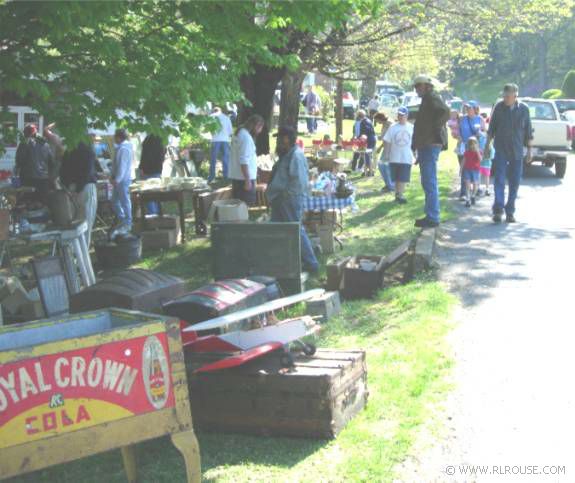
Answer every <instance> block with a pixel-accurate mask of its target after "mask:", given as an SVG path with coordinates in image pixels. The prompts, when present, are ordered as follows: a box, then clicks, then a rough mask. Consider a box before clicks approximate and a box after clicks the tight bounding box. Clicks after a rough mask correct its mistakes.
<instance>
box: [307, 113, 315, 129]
mask: <svg viewBox="0 0 575 483" xmlns="http://www.w3.org/2000/svg"><path fill="white" fill-rule="evenodd" d="M308 115H310V114H308ZM306 123H307V131H308V132H309V133H310V134H313V133H314V132H316V131H317V119H315V118H311V117H308V118H306Z"/></svg>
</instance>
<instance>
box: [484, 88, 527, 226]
mask: <svg viewBox="0 0 575 483" xmlns="http://www.w3.org/2000/svg"><path fill="white" fill-rule="evenodd" d="M518 94H519V88H518V87H517V85H516V84H506V85H505V86H504V87H503V100H502V101H499V102H498V103H497V104H495V107H494V108H493V112H492V113H491V121H490V123H489V130H488V131H487V144H486V146H485V154H486V155H487V156H488V155H489V153H490V148H491V141H493V143H494V147H495V157H494V158H493V171H494V174H493V176H494V178H495V182H494V183H495V202H494V203H493V221H494V222H495V223H501V221H502V217H503V211H505V215H506V217H505V221H506V222H507V223H514V222H515V200H516V199H517V191H518V190H519V183H520V182H521V175H522V173H523V150H524V148H527V163H528V164H529V163H530V162H531V156H532V154H531V143H532V141H533V128H532V127H531V116H530V115H529V108H528V107H527V105H526V104H523V103H522V102H519V101H518V100H517V96H518ZM506 182H507V183H509V195H508V197H507V203H506V202H505V183H506Z"/></svg>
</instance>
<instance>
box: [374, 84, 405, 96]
mask: <svg viewBox="0 0 575 483" xmlns="http://www.w3.org/2000/svg"><path fill="white" fill-rule="evenodd" d="M375 90H376V92H377V93H378V94H379V95H380V96H384V95H386V94H391V95H392V96H395V97H397V98H400V97H402V96H403V95H404V94H405V92H404V90H403V89H402V88H401V86H400V85H399V84H396V83H395V82H389V81H377V82H376V83H375Z"/></svg>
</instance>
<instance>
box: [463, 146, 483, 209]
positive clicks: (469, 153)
mask: <svg viewBox="0 0 575 483" xmlns="http://www.w3.org/2000/svg"><path fill="white" fill-rule="evenodd" d="M481 158H482V155H481V151H480V150H479V142H478V141H477V138H476V137H474V136H471V137H470V138H469V140H468V141H467V146H466V149H465V153H463V180H464V182H465V206H466V207H467V208H469V207H470V206H471V205H474V204H475V197H476V196H477V189H478V188H479V170H480V168H481Z"/></svg>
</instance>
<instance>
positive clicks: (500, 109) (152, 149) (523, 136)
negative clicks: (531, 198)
mask: <svg viewBox="0 0 575 483" xmlns="http://www.w3.org/2000/svg"><path fill="white" fill-rule="evenodd" d="M413 85H414V89H415V91H416V92H417V94H418V95H419V96H420V97H421V105H420V107H419V111H418V113H417V117H416V119H415V122H414V123H413V124H412V123H410V122H408V115H409V112H408V110H407V109H406V108H404V107H400V108H399V109H398V110H397V118H396V120H395V122H390V120H389V119H388V118H387V116H386V115H385V114H383V113H381V112H375V113H372V116H373V122H372V120H371V119H370V117H369V116H368V115H367V114H366V112H365V111H363V110H359V111H358V112H357V116H356V121H355V124H354V128H353V129H354V134H353V135H354V138H356V139H360V140H362V141H364V143H365V149H362V150H361V151H358V152H357V153H356V154H355V155H354V157H353V160H352V169H353V170H357V169H359V170H362V172H363V174H364V175H366V176H372V175H373V169H372V164H373V163H372V161H373V159H372V157H373V156H374V155H379V156H380V157H379V162H378V168H379V172H380V174H381V176H382V179H383V182H384V187H383V191H384V192H393V193H394V194H395V200H396V202H397V203H399V204H405V203H407V199H406V197H405V188H406V185H407V183H409V182H410V178H411V169H412V166H413V165H414V164H417V165H419V170H420V181H421V186H422V188H423V191H424V193H425V205H424V210H423V211H424V216H423V217H422V218H420V219H418V220H416V222H415V225H416V226H417V227H421V228H428V227H435V226H438V224H439V223H440V203H439V188H438V180H437V164H438V159H439V154H440V152H441V151H444V150H447V149H448V129H449V132H450V133H451V136H452V137H453V138H454V139H455V140H456V148H455V149H456V153H457V156H458V158H459V163H460V172H461V186H460V196H461V199H462V200H464V201H465V204H466V206H468V207H471V206H473V205H474V204H475V203H476V201H477V198H478V196H480V195H485V196H490V185H491V180H493V183H494V185H495V189H494V193H495V200H494V203H493V220H494V221H495V222H501V221H502V215H503V213H505V215H506V221H507V222H514V221H515V217H514V213H515V200H516V198H517V191H518V187H519V183H520V179H521V174H522V168H523V158H524V149H527V157H528V158H529V157H530V156H531V140H532V138H533V136H532V129H531V121H530V118H529V110H528V109H527V107H526V106H525V105H524V104H522V103H520V102H518V100H517V96H518V88H517V86H516V85H514V84H509V85H506V86H505V87H504V91H503V100H502V101H500V102H499V103H497V104H496V105H495V107H494V109H493V112H492V113H491V118H490V122H489V124H487V122H486V119H485V118H484V117H483V116H482V115H481V114H480V111H479V106H478V104H477V103H476V102H474V101H470V102H468V103H466V104H465V114H464V115H460V114H459V112H457V111H450V109H449V107H448V106H447V105H446V104H445V102H444V101H443V100H442V98H441V97H440V96H439V95H438V94H437V93H436V92H435V90H434V87H433V81H432V79H431V78H430V77H428V76H418V77H417V78H416V79H415V80H414V83H413ZM303 102H304V104H305V106H306V112H308V113H316V112H317V109H318V106H319V105H320V104H319V102H320V101H319V97H318V96H317V94H315V93H314V92H313V88H310V89H309V91H308V93H307V95H306V97H305V98H304V100H303ZM212 116H213V118H214V121H215V122H216V123H217V125H216V129H215V132H214V134H213V136H212V149H211V157H210V169H209V175H208V181H210V182H211V181H213V180H214V179H215V175H216V164H217V161H218V158H219V159H221V160H222V164H223V176H224V178H227V179H229V180H230V181H231V185H232V191H233V197H234V198H236V199H239V200H242V201H244V202H245V203H246V204H247V205H248V206H252V205H254V204H255V202H256V179H257V170H258V166H257V152H256V139H257V137H258V135H259V134H260V133H261V132H262V130H263V128H264V126H265V121H264V119H263V118H262V117H261V116H259V115H257V114H254V115H252V116H250V117H249V118H247V119H246V121H245V122H244V123H243V124H241V125H240V126H238V127H237V128H236V129H235V131H233V128H232V123H231V121H230V119H229V117H228V116H227V115H226V114H224V113H223V112H222V111H221V109H219V108H217V107H216V108H214V110H213V113H212ZM310 119H311V121H310ZM313 121H314V118H313V117H310V118H308V129H309V132H311V133H313V132H315V129H317V126H316V125H315V124H314V122H313ZM378 124H380V125H381V131H380V135H379V138H380V140H381V141H382V143H381V146H380V148H379V149H376V144H377V137H378V136H377V135H376V131H375V126H376V125H378ZM52 128H53V126H47V127H46V128H45V129H44V133H43V134H44V137H40V136H39V135H38V131H37V128H36V126H35V125H33V124H30V125H27V126H26V127H25V129H24V140H23V141H22V142H21V143H20V144H19V146H18V149H17V152H16V170H15V174H16V175H18V176H19V177H20V180H21V184H22V185H24V186H31V187H33V188H34V189H35V191H36V196H37V198H38V200H40V201H46V197H47V195H48V193H49V192H50V190H52V189H54V187H55V186H56V184H58V183H59V184H60V186H62V187H64V188H65V189H66V190H68V191H69V192H70V193H72V194H73V195H74V197H75V201H76V202H77V203H78V205H79V207H80V213H81V216H82V217H83V218H84V219H85V220H86V221H87V222H88V227H89V229H88V234H87V242H88V245H89V244H90V238H91V235H90V234H91V229H92V226H93V224H94V221H95V218H96V210H97V191H96V183H97V180H98V171H101V166H100V165H99V164H98V163H97V160H96V150H98V149H101V147H102V146H101V143H98V142H93V143H92V145H91V146H90V145H89V144H87V143H84V142H81V143H79V144H78V145H77V146H74V147H72V148H66V147H65V146H64V145H63V143H62V141H61V140H60V138H59V137H58V136H57V135H56V134H55V133H54V132H53V131H52ZM276 136H277V148H276V154H277V162H276V163H275V165H274V167H273V170H272V174H271V181H270V182H269V183H268V187H267V193H266V195H267V199H268V202H269V204H270V208H271V220H272V221H276V222H282V221H284V222H288V221H290V222H294V221H295V222H301V220H302V216H303V211H304V199H305V196H307V194H308V189H309V167H308V163H307V160H306V157H305V156H304V153H303V151H302V150H301V149H300V147H298V145H297V142H296V141H297V130H296V129H294V128H292V127H289V126H281V127H280V128H279V130H278V133H277V134H276ZM93 141H95V139H94V136H93ZM114 142H115V150H114V156H113V162H112V163H111V172H110V175H109V179H110V181H111V183H112V184H113V198H112V205H113V209H114V212H115V214H116V217H117V220H118V223H119V227H120V228H122V229H123V230H125V231H130V230H131V227H132V206H131V200H130V184H131V182H132V165H133V162H134V151H133V147H132V144H131V143H130V141H129V139H128V133H127V132H126V131H125V130H124V129H118V130H116V132H115V134H114ZM165 157H166V147H165V146H164V144H163V142H162V139H161V138H160V137H158V136H156V135H153V134H150V135H148V136H147V137H146V139H145V140H144V142H143V144H142V154H141V159H140V164H139V168H140V176H141V177H142V178H143V179H149V178H160V177H161V175H162V168H163V163H164V159H165ZM56 180H58V182H56ZM506 183H509V194H508V197H507V200H505V186H506ZM147 209H148V212H149V213H157V212H158V207H157V206H155V204H154V203H151V204H150V206H148V207H147ZM301 243H302V260H303V266H304V268H305V269H306V270H309V271H312V272H314V271H317V269H318V266H319V265H318V261H317V258H316V256H315V254H314V250H313V248H312V245H311V243H310V240H309V238H308V236H307V234H306V232H305V230H304V229H303V228H302V229H301Z"/></svg>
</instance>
